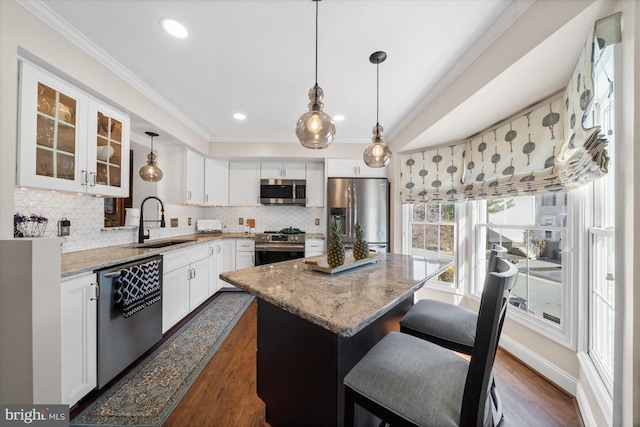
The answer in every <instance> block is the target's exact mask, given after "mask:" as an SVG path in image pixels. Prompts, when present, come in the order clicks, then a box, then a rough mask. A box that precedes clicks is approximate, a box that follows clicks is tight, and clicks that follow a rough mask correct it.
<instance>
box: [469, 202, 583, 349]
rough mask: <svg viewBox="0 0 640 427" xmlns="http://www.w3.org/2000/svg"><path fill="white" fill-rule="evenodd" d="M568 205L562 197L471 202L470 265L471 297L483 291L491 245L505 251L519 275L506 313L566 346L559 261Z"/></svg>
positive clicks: (565, 293)
mask: <svg viewBox="0 0 640 427" xmlns="http://www.w3.org/2000/svg"><path fill="white" fill-rule="evenodd" d="M567 200H568V199H567V198H566V197H565V193H559V194H553V195H538V196H520V197H510V198H501V199H492V200H486V201H479V202H475V203H476V206H477V208H478V214H477V221H476V233H477V234H476V248H477V249H476V253H477V254H482V255H481V256H478V259H477V260H476V263H475V277H476V280H475V281H474V283H475V289H474V294H476V295H477V296H479V295H480V294H481V292H482V287H483V285H484V277H485V274H486V269H487V259H488V255H489V251H490V250H491V247H492V246H493V244H494V243H497V244H499V245H501V246H504V247H505V248H507V251H508V255H507V259H508V260H510V261H511V262H513V263H515V264H517V266H518V269H519V270H520V273H519V275H518V280H517V282H516V285H515V287H514V289H513V291H512V292H511V299H510V301H509V303H510V311H511V312H513V313H514V314H515V315H516V317H517V318H518V319H519V320H521V321H524V322H532V326H534V327H535V326H537V327H540V328H542V329H543V330H544V331H545V332H551V334H552V335H553V334H555V335H556V339H557V340H558V341H559V342H562V343H563V344H565V345H570V343H571V340H570V339H567V337H568V327H567V326H568V325H567V320H568V319H569V313H568V307H569V304H567V301H569V300H570V298H569V295H570V289H569V287H568V285H567V283H568V282H567V281H566V280H565V276H566V274H565V271H566V268H565V264H566V261H565V260H563V256H562V252H563V248H564V245H565V244H566V243H565V242H567V231H566V223H567ZM546 335H549V334H548V333H546Z"/></svg>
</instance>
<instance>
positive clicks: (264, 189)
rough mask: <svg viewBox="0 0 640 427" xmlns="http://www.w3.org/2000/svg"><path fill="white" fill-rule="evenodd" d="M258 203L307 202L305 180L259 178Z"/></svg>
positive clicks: (301, 204) (294, 203) (302, 204)
mask: <svg viewBox="0 0 640 427" xmlns="http://www.w3.org/2000/svg"><path fill="white" fill-rule="evenodd" d="M260 203H262V204H263V205H299V206H305V205H306V204H307V182H306V181H305V180H303V179H300V180H298V179H261V180H260Z"/></svg>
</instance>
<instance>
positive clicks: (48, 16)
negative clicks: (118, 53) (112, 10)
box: [16, 0, 210, 141]
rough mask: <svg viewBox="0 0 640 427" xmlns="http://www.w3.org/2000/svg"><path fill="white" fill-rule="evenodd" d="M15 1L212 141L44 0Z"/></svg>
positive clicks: (206, 134) (198, 127)
mask: <svg viewBox="0 0 640 427" xmlns="http://www.w3.org/2000/svg"><path fill="white" fill-rule="evenodd" d="M16 2H17V3H18V4H19V5H20V6H22V7H24V8H25V9H27V10H28V11H29V12H31V13H32V14H33V15H35V16H36V17H37V18H38V19H40V20H41V21H42V22H44V23H45V24H47V25H48V26H50V27H51V28H53V29H54V30H55V31H57V32H58V33H60V34H61V35H63V36H64V37H66V38H67V39H68V40H69V41H71V42H72V43H73V44H75V45H76V46H78V47H79V48H80V49H81V50H82V51H84V52H85V53H86V54H87V55H89V56H90V57H92V58H93V59H95V60H96V61H98V62H99V63H100V64H101V65H103V66H104V67H105V68H107V69H108V70H109V71H111V72H113V73H114V74H115V75H116V76H118V77H120V78H121V79H122V80H124V81H125V82H126V83H128V84H129V85H131V86H132V87H134V88H135V89H137V90H138V91H140V92H141V93H142V94H143V95H144V96H146V97H147V98H149V99H150V100H152V101H153V102H155V103H156V104H158V106H160V108H162V109H163V110H165V111H167V112H168V113H169V114H171V115H172V116H174V117H176V118H177V119H178V120H180V121H181V122H182V123H184V124H185V125H186V126H187V127H189V128H190V129H191V130H193V131H194V132H196V133H197V134H198V135H200V136H201V137H202V138H204V139H205V140H207V141H209V140H210V135H209V133H208V132H207V131H206V130H205V129H203V128H202V127H201V126H199V125H198V124H196V123H195V122H194V121H193V120H191V119H190V118H189V117H187V116H186V115H185V114H184V113H182V111H180V110H179V109H177V108H176V107H175V106H174V105H173V104H171V103H170V102H169V101H167V100H166V99H165V98H163V97H162V96H161V95H160V94H159V93H158V92H156V91H155V90H153V89H152V88H151V87H150V86H149V85H147V84H146V83H145V82H144V81H142V80H141V79H140V78H138V77H137V76H136V75H134V74H133V73H132V72H130V71H129V70H128V69H127V68H126V67H124V66H123V65H122V64H120V63H119V62H118V61H117V60H116V59H115V58H113V57H112V56H111V55H109V54H108V53H107V52H105V51H104V50H102V49H101V48H100V47H98V46H97V45H96V44H95V43H93V42H92V41H91V40H89V39H88V38H87V37H86V36H85V35H84V34H82V33H81V32H80V31H78V30H77V29H76V28H75V27H73V26H72V25H71V24H69V23H68V22H67V21H66V20H64V19H63V18H62V17H60V15H58V14H57V13H56V12H54V11H53V10H52V9H51V8H50V7H49V6H47V5H46V3H45V2H44V1H43V0H31V1H27V0H16Z"/></svg>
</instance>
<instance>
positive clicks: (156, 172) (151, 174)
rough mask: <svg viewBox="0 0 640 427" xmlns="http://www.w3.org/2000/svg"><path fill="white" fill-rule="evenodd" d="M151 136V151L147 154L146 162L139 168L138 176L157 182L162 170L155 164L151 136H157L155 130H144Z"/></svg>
mask: <svg viewBox="0 0 640 427" xmlns="http://www.w3.org/2000/svg"><path fill="white" fill-rule="evenodd" d="M145 133H146V134H147V135H149V136H150V137H151V152H150V153H149V154H147V164H146V165H144V166H143V167H141V168H140V172H139V174H140V178H142V180H143V181H148V182H158V181H160V180H161V179H162V170H161V169H160V168H159V167H158V165H156V155H155V154H153V137H154V136H158V134H157V133H155V132H145Z"/></svg>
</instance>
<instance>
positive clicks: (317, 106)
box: [296, 85, 336, 149]
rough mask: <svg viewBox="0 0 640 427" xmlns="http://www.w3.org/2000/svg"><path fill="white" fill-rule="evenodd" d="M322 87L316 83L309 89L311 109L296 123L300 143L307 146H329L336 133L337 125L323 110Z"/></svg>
mask: <svg viewBox="0 0 640 427" xmlns="http://www.w3.org/2000/svg"><path fill="white" fill-rule="evenodd" d="M323 96H324V92H323V91H322V88H321V87H320V86H318V85H315V86H314V87H312V88H311V89H309V100H310V101H311V102H309V111H307V112H306V113H304V114H303V115H302V116H300V118H299V119H298V123H296V136H297V137H298V141H300V144H302V146H304V147H306V148H311V149H322V148H327V147H328V146H329V144H331V142H333V138H334V137H335V135H336V125H335V123H333V119H332V118H331V116H329V115H328V114H327V113H325V112H324V111H322V108H323V107H324V104H323V103H322V102H321V100H322V98H323Z"/></svg>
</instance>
